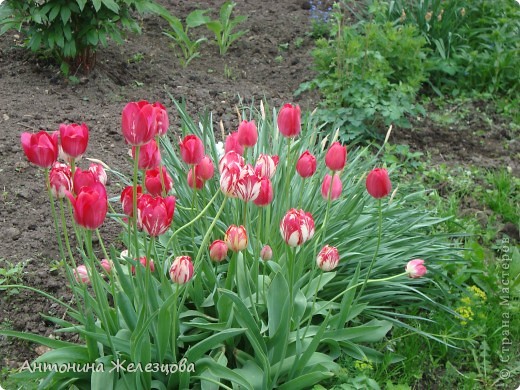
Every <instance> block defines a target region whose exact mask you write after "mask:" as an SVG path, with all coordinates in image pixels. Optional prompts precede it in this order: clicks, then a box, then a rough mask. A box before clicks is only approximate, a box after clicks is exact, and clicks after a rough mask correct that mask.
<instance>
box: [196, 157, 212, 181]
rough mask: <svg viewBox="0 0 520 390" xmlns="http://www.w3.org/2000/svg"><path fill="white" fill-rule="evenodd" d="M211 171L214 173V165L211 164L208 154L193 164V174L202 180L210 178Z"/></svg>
mask: <svg viewBox="0 0 520 390" xmlns="http://www.w3.org/2000/svg"><path fill="white" fill-rule="evenodd" d="M213 173H215V167H214V166H213V161H212V160H211V158H210V157H209V156H204V157H203V158H202V160H201V161H200V163H198V164H197V165H195V174H196V176H197V177H199V178H200V179H201V180H202V181H206V180H209V179H211V178H212V177H213Z"/></svg>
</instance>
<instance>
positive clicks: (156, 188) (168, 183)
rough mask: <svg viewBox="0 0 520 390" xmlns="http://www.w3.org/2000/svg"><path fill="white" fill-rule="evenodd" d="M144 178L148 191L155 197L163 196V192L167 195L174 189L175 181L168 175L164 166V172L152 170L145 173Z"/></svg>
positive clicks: (157, 169)
mask: <svg viewBox="0 0 520 390" xmlns="http://www.w3.org/2000/svg"><path fill="white" fill-rule="evenodd" d="M161 172H162V174H161ZM144 176H145V177H144V185H145V187H146V190H147V191H148V192H149V193H150V194H151V195H153V196H161V195H162V193H163V190H164V193H165V194H167V193H168V192H170V190H171V189H172V186H173V179H172V178H171V176H170V175H169V174H168V171H167V170H166V167H165V166H164V165H163V167H162V171H159V168H155V169H150V170H148V171H146V172H145V174H144ZM161 176H162V178H161ZM163 184H164V187H163Z"/></svg>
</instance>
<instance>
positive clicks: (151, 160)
mask: <svg viewBox="0 0 520 390" xmlns="http://www.w3.org/2000/svg"><path fill="white" fill-rule="evenodd" d="M132 158H135V146H134V147H132ZM160 164H161V152H160V150H159V146H158V145H157V142H155V140H151V141H150V142H148V143H147V144H144V145H143V146H141V148H140V149H139V161H138V162H137V167H138V168H139V169H142V170H146V169H154V168H157V167H158V166H159V165H160Z"/></svg>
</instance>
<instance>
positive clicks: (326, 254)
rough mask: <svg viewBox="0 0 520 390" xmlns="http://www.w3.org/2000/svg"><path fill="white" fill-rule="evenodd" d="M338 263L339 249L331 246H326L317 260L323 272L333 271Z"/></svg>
mask: <svg viewBox="0 0 520 390" xmlns="http://www.w3.org/2000/svg"><path fill="white" fill-rule="evenodd" d="M338 262H339V253H338V249H337V248H336V247H333V246H330V245H325V246H324V247H323V248H322V249H321V251H320V253H318V257H317V258H316V265H317V266H318V268H320V269H321V270H323V271H332V270H333V269H334V268H336V267H337V266H338Z"/></svg>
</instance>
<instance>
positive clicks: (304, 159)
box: [296, 150, 316, 178]
mask: <svg viewBox="0 0 520 390" xmlns="http://www.w3.org/2000/svg"><path fill="white" fill-rule="evenodd" d="M296 172H298V175H300V176H301V177H303V178H307V177H311V176H312V175H314V172H316V157H314V156H313V155H312V154H311V152H309V151H308V150H306V151H305V152H303V153H302V155H301V156H300V158H299V159H298V161H297V162H296Z"/></svg>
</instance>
